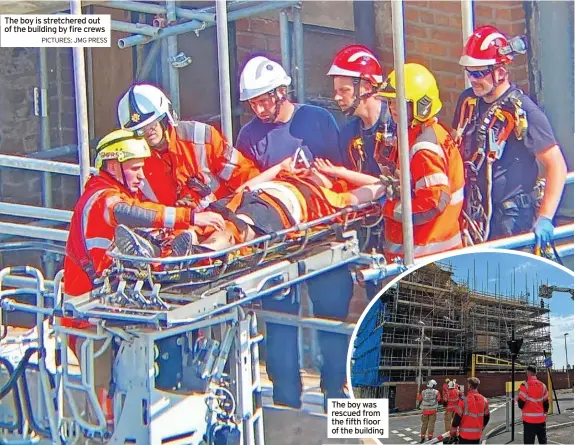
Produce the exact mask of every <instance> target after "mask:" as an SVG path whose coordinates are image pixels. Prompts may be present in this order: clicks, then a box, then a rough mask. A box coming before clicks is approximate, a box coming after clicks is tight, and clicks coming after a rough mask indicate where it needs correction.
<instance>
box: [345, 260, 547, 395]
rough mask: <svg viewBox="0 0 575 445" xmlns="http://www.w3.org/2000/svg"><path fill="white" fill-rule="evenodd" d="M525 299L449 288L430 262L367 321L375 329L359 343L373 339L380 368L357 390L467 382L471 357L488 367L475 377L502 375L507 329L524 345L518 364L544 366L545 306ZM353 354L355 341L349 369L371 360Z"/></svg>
mask: <svg viewBox="0 0 575 445" xmlns="http://www.w3.org/2000/svg"><path fill="white" fill-rule="evenodd" d="M529 297H530V295H529V294H528V293H527V292H525V293H518V294H516V295H511V296H510V295H502V294H501V293H489V292H484V291H479V290H476V289H474V288H473V287H472V286H470V285H469V283H467V282H457V281H455V280H454V270H453V266H451V265H447V264H442V263H439V262H435V263H431V264H428V265H426V266H423V267H421V268H419V269H417V270H416V271H414V272H413V273H411V274H409V275H407V276H405V277H404V278H403V279H401V280H400V281H398V282H397V283H396V284H395V285H394V286H393V287H391V288H389V289H388V290H386V291H385V292H384V293H383V295H382V296H381V297H380V305H379V309H378V311H379V312H378V313H374V314H372V317H371V318H370V320H371V319H372V318H373V319H377V320H379V323H375V324H374V325H373V327H372V329H371V332H367V331H368V329H363V330H362V329H361V328H360V329H358V338H361V339H362V342H369V343H372V342H373V340H368V339H367V338H368V337H369V336H370V335H371V336H372V337H375V338H377V339H378V341H379V345H380V354H379V360H378V362H377V363H369V364H364V366H366V367H367V368H368V369H370V368H373V367H377V368H378V369H379V374H378V376H379V381H378V382H375V383H371V382H370V384H366V383H368V382H361V383H363V384H361V383H360V382H358V384H360V386H365V387H368V386H372V387H373V386H381V385H383V386H389V385H390V384H391V383H393V384H395V383H397V382H414V381H417V382H420V383H421V382H423V381H425V380H426V379H428V378H430V377H432V376H446V375H458V374H466V373H467V372H468V371H470V370H471V363H472V356H473V355H474V354H479V355H483V356H486V357H489V358H492V359H493V360H492V363H489V364H487V362H486V361H483V362H480V363H478V364H476V369H478V370H488V371H508V366H507V365H506V361H509V360H511V354H510V352H509V348H508V346H507V340H509V339H510V338H511V334H512V330H513V329H515V333H516V335H517V336H518V337H523V339H524V342H523V347H522V350H521V353H520V355H519V361H520V362H522V363H528V364H535V365H537V366H543V360H544V351H547V352H549V351H550V350H551V336H550V317H549V313H550V309H549V303H548V301H545V300H543V299H541V301H540V302H536V301H535V300H534V299H531V300H530V298H529ZM362 324H363V323H362ZM368 324H369V323H368ZM370 326H371V325H370ZM367 327H368V326H367V325H366V328H367ZM360 334H361V335H360ZM359 346H360V345H359V344H358V341H357V340H356V344H355V347H356V349H355V351H354V355H353V360H354V361H355V362H357V363H360V362H365V361H366V360H367V359H368V358H371V359H373V357H374V354H373V352H371V351H367V352H366V351H364V350H362V349H361V348H360V347H359ZM368 353H369V356H368ZM352 369H353V368H352ZM356 381H357V380H356ZM352 382H353V373H352Z"/></svg>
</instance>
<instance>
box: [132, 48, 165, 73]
mask: <svg viewBox="0 0 575 445" xmlns="http://www.w3.org/2000/svg"><path fill="white" fill-rule="evenodd" d="M161 49H162V40H156V41H154V43H152V47H151V48H150V51H148V55H147V56H146V59H145V60H144V63H143V64H142V66H141V67H140V71H139V72H138V73H136V79H137V80H144V79H146V77H148V74H149V73H150V71H151V69H152V67H153V66H154V62H155V61H156V58H157V57H158V54H160V50H161Z"/></svg>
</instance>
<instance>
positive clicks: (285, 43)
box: [280, 9, 291, 74]
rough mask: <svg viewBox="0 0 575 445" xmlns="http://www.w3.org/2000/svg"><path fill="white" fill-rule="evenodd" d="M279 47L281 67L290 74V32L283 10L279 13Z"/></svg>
mask: <svg viewBox="0 0 575 445" xmlns="http://www.w3.org/2000/svg"><path fill="white" fill-rule="evenodd" d="M280 46H281V52H282V66H283V67H284V70H286V72H287V73H290V74H291V57H290V32H289V22H288V14H287V11H286V10H285V9H282V10H281V11H280Z"/></svg>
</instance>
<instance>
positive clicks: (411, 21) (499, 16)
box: [375, 0, 529, 124]
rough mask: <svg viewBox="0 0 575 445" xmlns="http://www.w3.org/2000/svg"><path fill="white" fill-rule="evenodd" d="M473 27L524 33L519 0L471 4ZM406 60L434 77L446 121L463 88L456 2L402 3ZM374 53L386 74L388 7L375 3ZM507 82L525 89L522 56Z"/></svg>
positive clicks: (458, 5)
mask: <svg viewBox="0 0 575 445" xmlns="http://www.w3.org/2000/svg"><path fill="white" fill-rule="evenodd" d="M473 4H474V7H475V26H476V27H477V26H481V25H487V24H491V25H494V26H496V27H497V28H498V29H500V30H501V31H502V32H504V33H507V34H510V35H517V34H523V33H525V32H526V22H525V12H524V10H523V5H522V2H521V1H516V0H513V1H503V0H502V1H497V2H494V1H481V0H478V1H474V2H473ZM404 5H405V8H404V23H405V25H404V26H405V29H404V31H405V34H406V39H405V47H406V57H405V60H406V62H415V63H421V64H423V65H425V66H427V67H428V68H429V69H430V70H431V72H432V73H433V74H434V75H435V77H436V79H437V82H438V84H439V90H440V96H441V100H442V101H443V110H442V112H441V113H440V118H442V119H444V121H445V122H446V123H447V124H450V123H451V119H452V117H453V112H454V109H455V104H456V103H457V98H458V97H459V94H460V93H461V91H462V90H463V89H464V87H465V83H464V82H465V80H464V77H463V71H462V69H461V67H460V66H459V65H458V60H459V57H460V55H461V50H462V48H463V35H462V25H461V3H460V2H445V1H409V2H404ZM375 7H376V28H377V35H378V39H379V43H378V47H377V53H378V56H379V57H380V58H381V61H382V63H383V65H384V70H385V71H386V72H389V71H391V69H392V67H393V37H392V24H391V5H390V4H389V2H376V3H375ZM515 60H516V62H515V63H514V65H513V66H512V68H511V79H513V80H514V81H515V82H517V83H518V84H519V86H520V87H521V88H523V89H524V91H526V92H527V91H528V90H529V88H528V72H527V60H526V56H521V57H517V58H516V59H515Z"/></svg>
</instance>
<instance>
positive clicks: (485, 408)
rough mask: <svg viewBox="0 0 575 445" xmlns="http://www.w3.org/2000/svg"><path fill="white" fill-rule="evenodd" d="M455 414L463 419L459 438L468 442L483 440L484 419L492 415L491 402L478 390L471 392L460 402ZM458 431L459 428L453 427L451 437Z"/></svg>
mask: <svg viewBox="0 0 575 445" xmlns="http://www.w3.org/2000/svg"><path fill="white" fill-rule="evenodd" d="M454 413H455V414H459V416H460V417H461V422H460V423H459V437H462V438H464V439H468V440H476V439H480V438H481V434H482V433H483V428H484V427H485V425H484V421H483V417H484V416H487V415H489V413H490V411H489V402H488V401H487V399H486V398H485V397H483V396H482V395H481V394H479V393H478V392H477V390H474V389H472V390H470V391H469V393H468V394H467V396H465V398H463V400H460V401H459V403H458V404H457V406H456V407H455V410H454ZM456 430H457V428H456V427H453V426H452V427H451V435H454V434H455V431H456Z"/></svg>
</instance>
